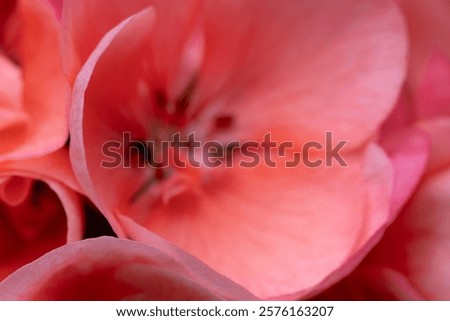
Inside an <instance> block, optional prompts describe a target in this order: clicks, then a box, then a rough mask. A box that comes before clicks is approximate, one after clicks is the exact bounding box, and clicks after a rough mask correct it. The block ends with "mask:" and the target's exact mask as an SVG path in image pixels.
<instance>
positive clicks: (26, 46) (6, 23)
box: [0, 0, 70, 161]
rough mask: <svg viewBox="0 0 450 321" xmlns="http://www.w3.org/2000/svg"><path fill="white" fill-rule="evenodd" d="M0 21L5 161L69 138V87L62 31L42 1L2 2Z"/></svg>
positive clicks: (0, 124) (0, 151)
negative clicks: (61, 46)
mask: <svg viewBox="0 0 450 321" xmlns="http://www.w3.org/2000/svg"><path fill="white" fill-rule="evenodd" d="M2 6H3V10H4V11H2V15H1V17H0V19H2V21H1V22H0V161H2V160H11V159H24V158H28V157H36V156H41V155H44V154H48V153H51V152H53V151H55V150H57V149H58V148H60V147H62V146H63V145H64V143H65V142H66V141H67V137H68V122H67V105H68V102H69V97H70V96H69V86H68V83H67V80H66V79H65V77H64V74H63V72H62V66H61V61H60V54H59V30H58V24H57V21H56V19H55V18H54V16H53V14H52V12H51V10H50V9H49V8H47V7H46V6H44V5H43V3H42V2H41V1H39V0H18V1H3V2H2Z"/></svg>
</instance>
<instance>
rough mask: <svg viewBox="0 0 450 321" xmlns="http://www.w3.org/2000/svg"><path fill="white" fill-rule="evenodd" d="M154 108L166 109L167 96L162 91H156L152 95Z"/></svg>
mask: <svg viewBox="0 0 450 321" xmlns="http://www.w3.org/2000/svg"><path fill="white" fill-rule="evenodd" d="M154 98H155V103H156V106H158V107H159V108H166V106H167V104H168V99H167V95H166V93H165V92H164V91H163V90H156V91H155V93H154Z"/></svg>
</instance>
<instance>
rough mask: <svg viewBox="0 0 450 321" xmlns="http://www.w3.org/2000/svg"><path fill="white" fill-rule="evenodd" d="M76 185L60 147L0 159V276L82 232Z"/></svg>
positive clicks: (76, 238) (76, 236)
mask: <svg viewBox="0 0 450 321" xmlns="http://www.w3.org/2000/svg"><path fill="white" fill-rule="evenodd" d="M49 169H51V170H49ZM61 178H64V181H61ZM79 190H80V188H79V187H78V184H77V182H76V180H75V178H74V176H73V174H72V171H71V168H70V166H69V159H68V155H67V151H65V150H61V151H59V152H57V153H54V154H51V155H48V156H44V157H41V158H35V159H27V160H21V161H6V162H2V163H0V241H1V242H0V244H1V245H0V280H2V279H4V278H5V277H6V276H8V275H9V274H10V273H12V272H14V271H15V270H16V269H18V268H20V267H22V266H23V265H25V264H27V263H29V262H31V261H33V260H35V259H37V258H38V257H40V256H41V255H43V254H45V253H46V252H48V251H50V250H53V249H54V248H56V247H59V246H61V245H63V244H66V243H67V242H69V243H70V242H74V241H77V240H80V239H81V238H82V237H83V229H84V224H83V222H84V217H83V213H82V208H81V202H80V199H79V196H78V195H77V193H76V192H75V191H79Z"/></svg>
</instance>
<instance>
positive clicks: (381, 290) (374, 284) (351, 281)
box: [312, 267, 424, 301]
mask: <svg viewBox="0 0 450 321" xmlns="http://www.w3.org/2000/svg"><path fill="white" fill-rule="evenodd" d="M423 299H424V297H423V296H422V295H421V294H420V293H419V292H418V291H417V290H416V289H415V288H414V286H413V285H412V284H411V282H410V281H409V280H408V278H406V277H405V275H403V274H401V273H399V272H398V271H395V270H392V269H389V268H383V267H372V268H369V269H367V268H366V269H358V270H356V271H355V272H354V273H352V274H351V275H349V276H348V277H346V278H345V279H343V280H342V281H340V282H339V283H338V284H336V285H335V286H333V287H331V288H329V289H327V290H326V291H324V292H322V293H320V294H319V295H317V296H315V297H313V298H312V300H315V301H323V300H331V301H340V300H347V301H355V300H372V301H373V300H383V301H385V300H407V301H411V300H423Z"/></svg>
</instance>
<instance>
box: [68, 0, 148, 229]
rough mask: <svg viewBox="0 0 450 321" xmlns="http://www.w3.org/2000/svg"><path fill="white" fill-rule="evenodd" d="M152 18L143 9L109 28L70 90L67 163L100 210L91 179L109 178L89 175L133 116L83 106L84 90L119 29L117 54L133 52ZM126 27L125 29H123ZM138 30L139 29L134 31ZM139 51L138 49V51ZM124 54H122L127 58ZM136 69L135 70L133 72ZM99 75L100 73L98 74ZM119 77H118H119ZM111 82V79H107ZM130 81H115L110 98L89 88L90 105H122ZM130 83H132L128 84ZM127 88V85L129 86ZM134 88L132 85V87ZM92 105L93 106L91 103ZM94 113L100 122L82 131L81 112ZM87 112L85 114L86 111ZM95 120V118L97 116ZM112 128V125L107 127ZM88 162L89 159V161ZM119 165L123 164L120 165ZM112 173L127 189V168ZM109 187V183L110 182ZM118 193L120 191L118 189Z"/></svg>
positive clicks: (100, 168) (102, 182) (96, 171)
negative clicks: (121, 40)
mask: <svg viewBox="0 0 450 321" xmlns="http://www.w3.org/2000/svg"><path fill="white" fill-rule="evenodd" d="M153 20H154V10H152V9H151V8H148V9H144V10H142V11H141V12H139V13H138V14H136V15H134V16H131V17H129V18H127V19H126V20H124V21H123V22H121V23H120V24H119V25H117V26H116V27H114V28H113V29H111V30H110V31H109V32H108V33H107V34H106V35H105V36H104V37H103V39H102V40H101V41H100V43H99V45H98V46H97V47H96V49H95V50H94V52H93V53H92V55H91V56H90V57H89V59H88V61H87V62H86V64H85V65H84V66H83V69H82V70H81V71H80V73H79V75H78V77H77V80H76V82H75V85H74V90H73V91H74V92H73V99H72V110H71V133H70V135H71V145H70V154H71V162H72V165H73V168H74V171H75V174H76V175H77V178H78V180H79V182H80V183H81V185H82V186H83V189H84V190H85V191H86V193H87V195H89V197H90V198H91V199H92V200H93V201H94V202H95V203H96V205H97V206H98V207H99V208H100V209H103V208H104V205H103V204H102V203H104V202H105V201H104V200H102V201H100V199H99V198H98V197H97V196H96V188H98V185H96V188H94V185H93V182H95V183H96V184H97V183H99V184H100V187H102V186H108V184H111V181H110V180H109V179H103V178H111V176H110V175H108V174H107V175H106V176H104V177H101V175H100V176H94V177H92V178H91V175H99V174H104V171H105V169H104V167H103V166H102V164H103V163H102V161H103V160H105V156H104V155H103V154H102V146H103V144H104V143H107V142H108V141H110V140H116V141H121V140H122V132H124V131H125V130H126V128H127V125H128V123H129V120H128V119H127V118H131V119H133V116H136V115H135V114H134V113H130V115H129V116H128V117H127V118H125V120H124V119H123V117H119V115H117V114H116V113H119V114H120V113H122V114H127V113H123V109H121V108H118V109H110V110H108V111H107V110H102V109H100V108H92V109H89V108H87V109H85V108H84V107H85V101H86V99H87V98H86V95H87V92H86V90H87V89H88V85H89V83H90V82H91V81H92V80H91V77H92V73H93V71H94V69H96V68H97V69H98V66H97V63H98V60H99V59H100V58H101V57H102V55H104V54H105V50H107V49H108V48H109V46H110V45H111V42H112V41H113V40H114V39H116V37H118V35H120V33H121V32H122V30H123V29H126V31H128V32H124V36H125V37H126V38H127V43H128V45H127V46H122V47H121V50H119V51H118V52H114V53H117V54H118V56H119V57H120V56H123V55H121V53H123V51H125V53H127V54H130V52H134V51H135V50H134V49H136V48H135V47H134V46H138V48H139V46H142V44H143V43H144V44H145V42H144V39H145V38H146V36H147V35H148V32H149V31H150V30H151V27H152V25H153ZM127 26H128V29H127V28H126V27H127ZM138 30H139V31H138ZM138 52H139V53H140V51H138ZM127 57H128V56H125V58H127ZM118 66H121V64H120V63H118ZM123 66H124V68H123V69H120V70H118V72H117V73H115V74H116V75H120V76H121V75H122V73H125V72H126V73H128V74H131V75H132V74H133V72H132V71H131V70H130V69H129V68H128V66H127V65H126V64H124V65H123ZM139 67H140V66H136V68H137V69H139ZM134 72H136V71H134ZM100 74H101V73H100ZM120 76H119V77H120ZM110 81H111V82H113V81H112V80H111V79H110ZM130 83H131V82H130V81H127V82H125V83H123V82H119V83H117V86H119V85H120V87H121V90H120V91H118V92H117V94H118V96H115V97H110V96H108V95H98V91H93V92H92V91H91V92H92V94H91V96H90V97H91V98H92V99H94V104H96V103H97V104H98V102H97V101H96V100H100V102H101V100H102V99H106V100H108V99H109V98H111V99H112V100H114V101H112V100H110V101H109V103H111V104H113V105H112V106H114V105H115V104H125V103H126V99H127V98H129V96H130V95H131V93H133V92H132V91H131V88H128V86H130ZM132 85H135V84H134V83H132ZM130 87H131V86H130ZM99 88H100V87H97V88H95V89H99ZM133 89H134V90H136V87H135V86H134V88H133ZM121 93H122V94H123V96H124V98H122V97H120V94H121ZM94 106H95V105H94ZM104 106H110V105H108V104H107V105H104ZM87 112H88V113H91V114H92V113H94V115H92V117H93V118H92V120H93V119H95V118H96V117H101V119H103V121H102V122H100V123H98V122H97V125H98V126H99V127H97V129H95V131H91V130H87V131H84V130H83V127H84V126H85V125H84V122H85V119H84V118H86V115H85V113H87ZM88 115H89V114H88ZM97 119H99V118H97ZM111 127H112V128H111ZM86 139H89V140H90V141H89V144H85V140H86ZM86 159H89V160H90V162H89V164H88V163H87V162H86ZM91 161H92V162H91ZM120 165H121V166H123V163H121V164H120ZM89 166H93V168H94V170H91V169H90V168H89ZM106 171H111V170H110V169H107V170H106ZM115 173H116V175H115V176H114V177H113V178H115V180H113V182H114V183H113V184H114V186H117V187H118V188H123V189H124V190H126V189H129V188H128V187H127V185H128V184H127V183H125V182H126V181H128V179H129V174H127V173H128V171H127V170H124V169H123V168H119V169H117V171H115ZM136 178H137V179H138V183H139V182H143V181H144V180H145V177H142V176H139V175H136ZM110 186H111V185H110ZM119 193H120V191H119ZM111 197H112V198H115V196H114V195H111ZM112 224H113V227H114V228H116V229H119V230H118V232H119V234H120V227H118V226H115V225H114V222H112Z"/></svg>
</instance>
